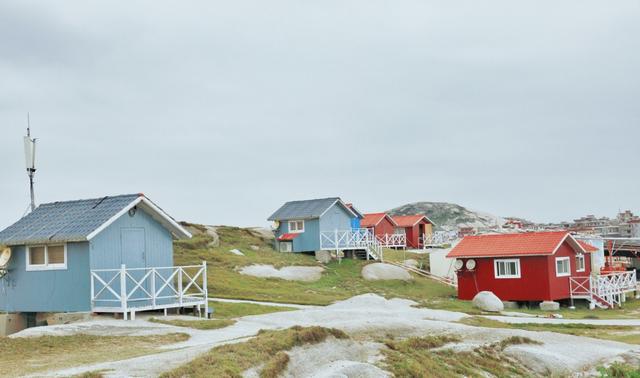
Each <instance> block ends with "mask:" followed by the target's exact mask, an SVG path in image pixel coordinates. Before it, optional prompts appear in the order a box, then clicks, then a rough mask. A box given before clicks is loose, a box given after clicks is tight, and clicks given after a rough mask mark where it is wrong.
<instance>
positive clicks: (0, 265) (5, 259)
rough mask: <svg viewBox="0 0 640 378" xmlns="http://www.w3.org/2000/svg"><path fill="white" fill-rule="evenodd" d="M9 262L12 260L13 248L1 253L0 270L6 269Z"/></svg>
mask: <svg viewBox="0 0 640 378" xmlns="http://www.w3.org/2000/svg"><path fill="white" fill-rule="evenodd" d="M9 260H11V248H5V249H3V250H2V251H1V252H0V269H4V268H6V267H7V265H9Z"/></svg>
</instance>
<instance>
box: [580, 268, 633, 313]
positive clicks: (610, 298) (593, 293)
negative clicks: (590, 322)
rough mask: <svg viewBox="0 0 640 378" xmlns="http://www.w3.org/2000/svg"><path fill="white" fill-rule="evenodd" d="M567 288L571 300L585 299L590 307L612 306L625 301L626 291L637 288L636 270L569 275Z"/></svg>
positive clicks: (619, 304)
mask: <svg viewBox="0 0 640 378" xmlns="http://www.w3.org/2000/svg"><path fill="white" fill-rule="evenodd" d="M569 290H570V295H571V300H572V301H573V300H574V299H586V300H588V301H589V303H590V307H592V308H594V307H599V308H614V307H615V306H621V305H622V303H624V302H625V300H626V294H627V293H630V292H635V291H637V290H638V282H637V277H636V271H635V270H631V271H627V272H614V273H607V274H600V275H596V276H588V277H570V278H569Z"/></svg>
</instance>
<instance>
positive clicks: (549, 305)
mask: <svg viewBox="0 0 640 378" xmlns="http://www.w3.org/2000/svg"><path fill="white" fill-rule="evenodd" d="M559 309H560V303H558V302H553V301H544V302H540V310H542V311H557V310H559Z"/></svg>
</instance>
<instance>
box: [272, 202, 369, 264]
mask: <svg viewBox="0 0 640 378" xmlns="http://www.w3.org/2000/svg"><path fill="white" fill-rule="evenodd" d="M362 218H363V216H362V214H361V213H360V212H359V211H357V210H356V209H355V208H354V207H353V206H352V205H348V204H345V203H344V202H343V201H342V200H341V199H340V198H338V197H330V198H321V199H312V200H304V201H291V202H287V203H285V204H284V205H282V207H280V208H279V209H278V210H277V211H276V212H275V213H273V215H271V216H270V217H269V220H270V221H272V222H274V232H275V239H276V249H277V250H278V251H280V252H316V253H317V252H318V251H354V250H363V251H368V250H371V253H370V254H371V255H372V256H373V254H374V251H373V250H372V248H371V246H372V244H373V243H375V237H373V235H370V233H369V232H368V230H363V229H360V228H359V224H360V220H361V219H362ZM367 257H368V256H367ZM375 258H377V257H375Z"/></svg>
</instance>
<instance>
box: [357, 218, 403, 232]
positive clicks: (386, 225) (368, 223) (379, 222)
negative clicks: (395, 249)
mask: <svg viewBox="0 0 640 378" xmlns="http://www.w3.org/2000/svg"><path fill="white" fill-rule="evenodd" d="M360 227H362V228H368V229H370V230H372V231H373V234H374V235H375V236H380V237H382V236H384V235H393V234H395V232H396V227H398V225H397V224H396V222H395V221H394V220H393V218H391V217H390V216H389V215H388V214H387V213H369V214H364V218H363V219H362V220H361V221H360Z"/></svg>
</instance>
